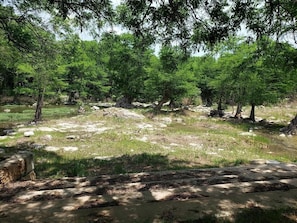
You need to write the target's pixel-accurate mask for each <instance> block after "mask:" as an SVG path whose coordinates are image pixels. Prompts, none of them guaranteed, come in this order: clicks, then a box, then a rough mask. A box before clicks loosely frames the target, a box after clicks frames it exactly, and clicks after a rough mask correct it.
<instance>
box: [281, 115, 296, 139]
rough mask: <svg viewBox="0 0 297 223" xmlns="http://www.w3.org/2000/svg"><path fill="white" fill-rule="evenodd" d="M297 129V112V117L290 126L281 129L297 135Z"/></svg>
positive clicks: (288, 133) (286, 132)
mask: <svg viewBox="0 0 297 223" xmlns="http://www.w3.org/2000/svg"><path fill="white" fill-rule="evenodd" d="M296 129H297V114H296V116H295V118H293V119H292V120H291V122H290V124H289V125H288V126H286V127H285V128H283V129H281V132H283V133H285V134H287V135H295V134H296Z"/></svg>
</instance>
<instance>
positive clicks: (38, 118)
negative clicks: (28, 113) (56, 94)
mask: <svg viewBox="0 0 297 223" xmlns="http://www.w3.org/2000/svg"><path fill="white" fill-rule="evenodd" d="M44 92H45V88H43V89H40V90H39V92H38V98H37V105H36V110H35V116H34V120H33V121H34V122H38V121H41V118H42V108H43V98H44Z"/></svg>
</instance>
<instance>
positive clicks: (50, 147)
mask: <svg viewBox="0 0 297 223" xmlns="http://www.w3.org/2000/svg"><path fill="white" fill-rule="evenodd" d="M44 150H46V151H48V152H56V151H58V150H60V148H58V147H55V146H47V147H45V148H44Z"/></svg>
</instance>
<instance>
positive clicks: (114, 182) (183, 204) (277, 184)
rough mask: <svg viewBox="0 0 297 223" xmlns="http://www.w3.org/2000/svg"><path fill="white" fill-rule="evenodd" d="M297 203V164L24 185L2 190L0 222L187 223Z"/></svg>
mask: <svg viewBox="0 0 297 223" xmlns="http://www.w3.org/2000/svg"><path fill="white" fill-rule="evenodd" d="M296 205H297V165H294V164H261V165H260V164H259V165H248V166H241V167H230V168H215V169H197V170H187V171H163V172H155V173H138V174H129V175H104V176H98V177H95V178H91V179H88V178H65V179H59V180H37V181H34V182H33V181H23V182H16V183H12V184H9V185H7V186H6V187H5V188H1V190H0V222H1V223H6V222H38V223H40V222H72V223H74V222H83V223H85V222H185V221H190V220H194V219H198V218H200V217H201V216H203V215H205V214H213V215H215V216H216V217H227V218H229V219H231V220H232V216H233V215H234V213H237V212H238V211H240V210H242V209H244V208H254V207H261V208H276V207H285V206H291V207H292V206H296Z"/></svg>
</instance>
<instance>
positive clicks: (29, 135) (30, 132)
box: [24, 131, 34, 137]
mask: <svg viewBox="0 0 297 223" xmlns="http://www.w3.org/2000/svg"><path fill="white" fill-rule="evenodd" d="M24 136H25V137H31V136H34V132H33V131H27V132H24Z"/></svg>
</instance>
